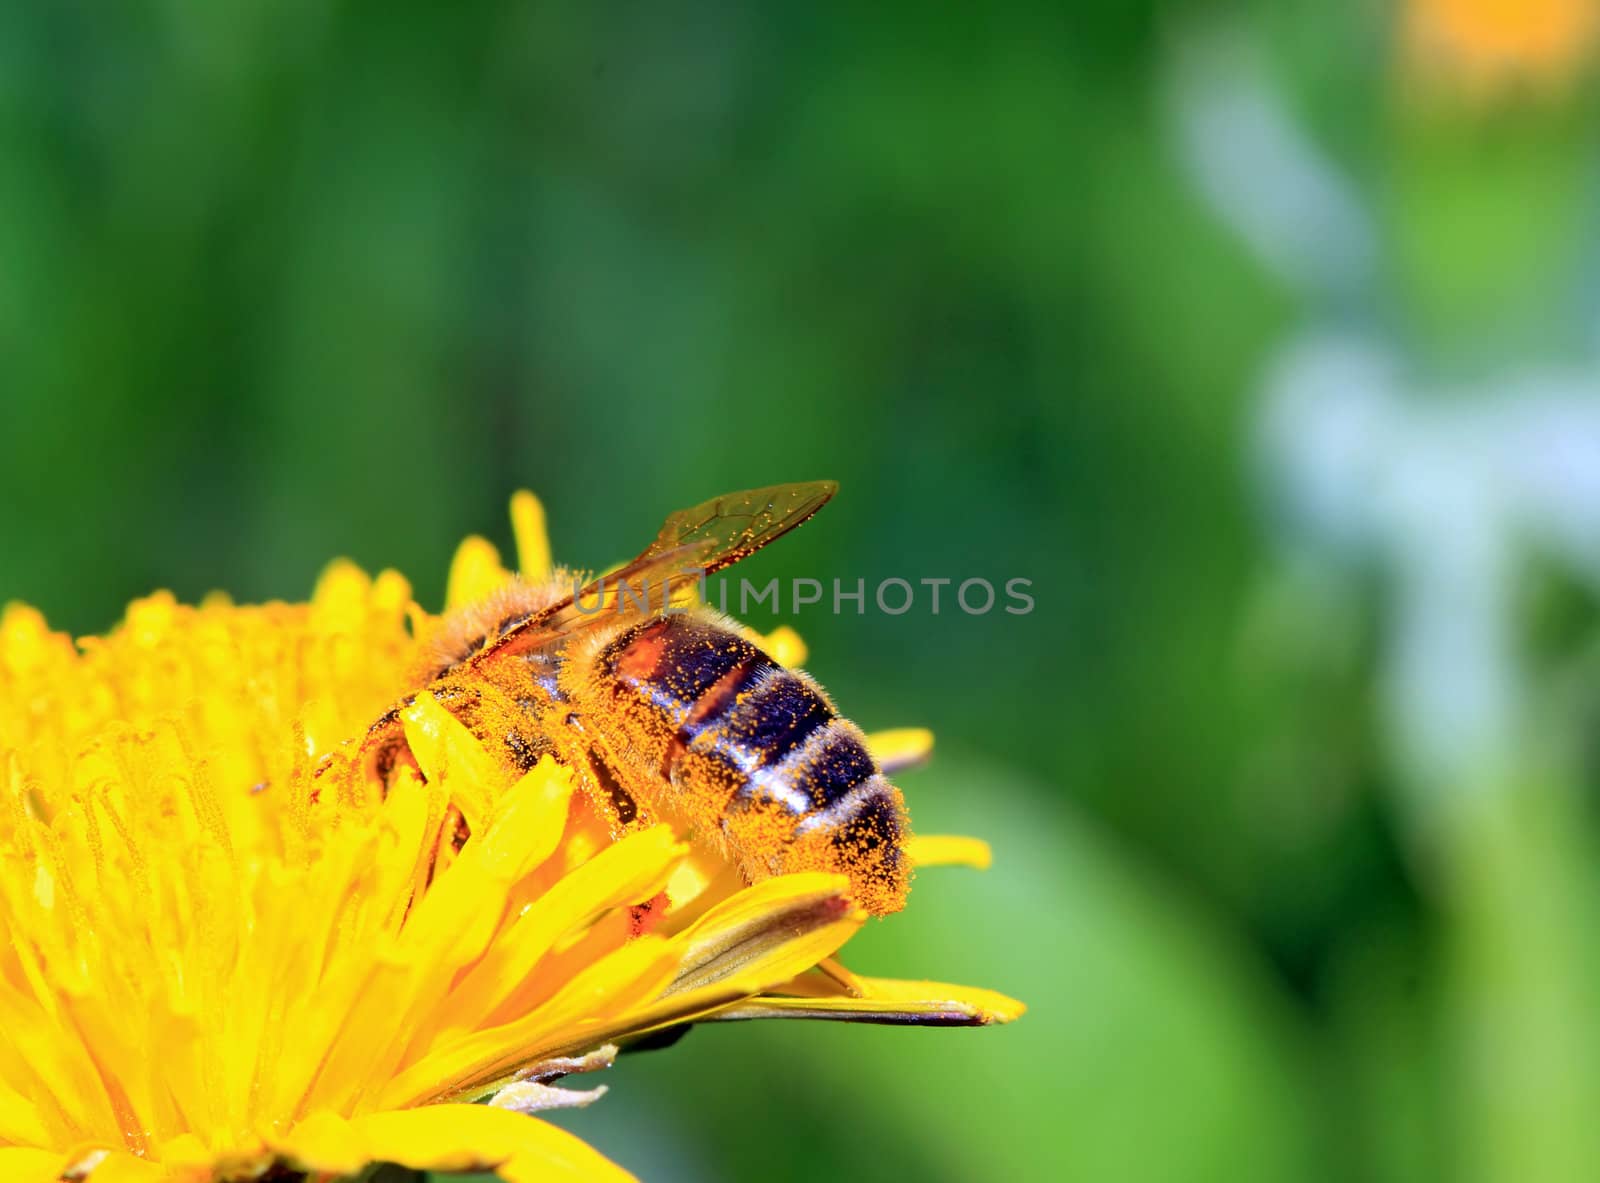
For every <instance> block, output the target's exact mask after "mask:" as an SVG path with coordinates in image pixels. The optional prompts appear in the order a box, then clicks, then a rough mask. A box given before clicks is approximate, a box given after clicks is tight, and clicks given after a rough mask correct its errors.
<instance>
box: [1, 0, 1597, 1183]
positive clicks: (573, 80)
mask: <svg viewBox="0 0 1600 1183" xmlns="http://www.w3.org/2000/svg"><path fill="white" fill-rule="evenodd" d="M1593 26H1594V12H1593V7H1592V5H1591V4H1589V3H1587V2H1586V0H1527V2H1526V3H1524V4H1521V5H1518V4H1496V3H1493V2H1492V0H1415V2H1413V3H1397V4H1382V3H1367V4H1355V5H1331V4H1326V3H1312V2H1310V0H1294V2H1291V3H1287V4H1284V3H1275V4H1266V3H1263V4H1260V5H1249V4H1237V3H1221V2H1217V3H1199V2H1194V3H1160V2H1157V0H1135V2H1131V3H1130V2H1127V0H1101V2H1095V3H1081V4H1077V5H1060V4H1039V5H1034V6H1026V5H1019V6H1015V7H1009V6H1003V7H995V8H988V7H983V8H980V7H971V8H965V7H961V6H955V7H951V8H949V9H948V10H943V11H940V12H938V13H934V12H931V11H929V10H928V9H927V8H926V7H925V6H922V5H913V4H888V5H878V6H872V7H870V8H867V7H864V6H856V5H843V4H821V5H814V4H787V3H785V4H771V5H767V6H763V7H759V8H752V7H746V6H740V5H734V4H727V3H719V2H717V0H704V2H693V0H691V2H688V3H668V4H664V5H649V4H643V3H602V4H594V5H563V4H554V5H552V4H531V3H525V2H520V0H469V2H466V3H460V4H454V5H433V4H421V3H417V4H413V3H398V2H395V0H390V2H389V3H384V4H377V3H358V2H349V3H337V2H329V0H277V2H275V3H266V2H260V0H227V2H211V3H184V2H181V0H166V2H158V3H148V4H143V5H105V4H101V3H94V2H90V0H57V2H54V3H48V4H45V3H35V4H13V5H5V6H3V7H0V383H3V386H0V490H3V493H4V496H3V499H0V600H5V599H12V598H20V599H25V600H28V601H31V602H33V603H36V604H38V605H40V606H42V607H43V608H44V609H45V610H46V611H47V613H48V614H49V616H50V617H51V619H52V620H53V621H54V622H55V623H56V624H57V625H59V626H63V627H67V628H70V629H73V630H76V631H80V632H88V631H95V630H100V629H103V628H105V627H107V626H109V625H110V624H111V623H112V622H113V621H114V620H115V619H116V618H117V616H118V615H119V612H120V610H121V606H122V605H123V604H124V603H125V602H126V601H127V600H128V599H129V598H130V597H131V596H134V595H136V594H139V593H142V592H145V591H148V590H149V589H151V588H154V587H159V586H165V587H171V588H172V589H174V590H175V591H176V592H178V593H179V594H180V595H182V596H185V597H198V596H200V595H203V594H204V593H205V592H206V591H208V590H210V589H212V588H226V589H228V590H230V591H231V592H232V593H234V594H235V595H236V596H237V597H239V598H251V599H256V598H268V597H287V598H294V597H301V596H303V595H305V594H306V593H307V591H308V590H309V588H310V587H311V584H312V582H313V580H314V579H315V578H316V575H317V573H318V571H319V569H320V568H321V567H322V565H323V564H324V563H325V562H326V561H327V560H328V559H329V558H330V557H332V556H334V555H339V554H344V555H349V556H351V557H353V558H354V559H356V560H358V561H359V562H361V563H362V564H364V565H365V566H367V567H369V568H373V569H376V568H378V567H383V566H394V567H398V568H399V569H401V570H403V571H405V572H406V573H407V574H408V575H409V576H410V577H411V578H412V579H413V580H414V582H415V585H416V587H417V589H418V594H419V596H420V597H421V598H422V599H423V600H424V602H427V603H430V604H437V603H438V602H439V600H440V598H441V596H442V592H443V586H444V576H445V571H446V566H447V563H448V561H449V556H450V554H451V551H452V549H453V547H454V545H455V543H456V542H457V540H458V539H459V538H460V537H461V536H463V535H464V534H466V533H469V532H483V533H487V534H488V535H489V536H490V537H492V538H495V539H496V540H498V541H500V542H501V543H502V544H507V545H508V544H509V530H508V527H507V524H506V519H505V503H506V498H507V497H508V495H509V494H510V493H511V491H512V490H514V489H515V488H518V487H521V486H527V487H531V488H533V489H535V490H536V491H537V492H539V493H540V495H541V496H542V497H543V498H544V499H545V501H546V504H547V505H548V507H549V510H550V515H551V522H552V531H553V535H554V542H555V547H556V551H557V555H558V557H559V558H562V559H564V560H566V561H568V562H571V563H577V564H582V565H590V566H594V565H600V564H604V563H607V562H610V561H613V560H616V559H619V558H621V557H623V556H625V555H626V554H628V553H631V552H632V551H633V550H634V549H637V547H638V545H639V544H641V543H642V542H643V541H644V540H645V539H647V538H648V537H649V536H650V535H651V534H652V533H653V531H654V529H655V527H656V525H657V523H658V522H659V520H660V518H661V516H662V515H663V514H664V512H665V511H667V510H669V509H671V508H674V507H677V506H680V505H685V504H690V503H693V502H696V501H698V500H701V499H703V498H705V497H707V496H709V495H711V494H713V493H717V492H720V491H724V490H727V489H732V488H739V487H744V486H749V485H759V484H768V483H772V482H775V481H780V480H793V479H809V478H814V477H822V476H828V477H834V478H837V479H838V480H839V481H840V482H841V485H842V493H841V495H840V497H839V499H838V500H837V502H836V503H835V504H834V505H833V506H831V507H830V508H829V509H828V510H827V512H826V514H825V515H824V516H823V517H822V518H819V519H818V521H817V522H816V523H814V524H813V525H812V526H810V527H808V528H807V529H805V530H803V531H801V532H799V533H798V534H797V535H795V536H793V537H792V538H791V539H788V540H786V541H785V542H784V543H783V545H781V546H779V547H775V548H773V549H772V550H771V551H768V552H766V553H765V554H763V555H761V556H759V557H758V558H756V559H753V560H752V561H751V562H750V564H749V567H750V569H751V574H752V575H753V576H754V577H757V578H759V579H762V580H765V579H766V578H769V577H772V576H790V575H804V576H813V577H819V578H823V579H829V578H832V577H835V576H837V577H840V578H843V579H846V580H847V581H849V582H852V583H853V581H854V580H855V579H856V578H865V579H867V580H868V582H869V586H870V585H871V584H872V583H874V582H876V581H877V580H879V579H882V578H886V577H890V576H900V577H905V578H909V579H912V580H917V579H921V578H924V577H952V578H954V579H956V580H957V581H959V580H960V579H963V578H967V577H972V576H981V577H986V578H988V579H990V580H992V581H994V582H996V583H999V582H1002V581H1003V580H1005V579H1009V578H1014V577H1022V578H1028V579H1031V580H1032V581H1033V594H1034V596H1035V599H1036V603H1037V607H1036V609H1035V611H1034V612H1033V613H1032V614H1029V615H1024V616H1012V615H1006V614H1004V613H1001V612H994V613H991V614H988V615H982V616H969V615H965V614H963V613H960V612H957V611H952V610H950V608H949V606H948V604H947V605H946V608H945V610H944V611H943V612H941V613H940V614H939V615H937V616H935V615H933V614H932V613H931V612H930V611H928V610H927V606H926V601H923V602H922V604H921V605H919V607H918V608H917V609H916V610H914V611H912V612H910V613H907V614H906V615H903V616H894V617H891V616H886V615H883V614H881V613H877V612H869V613H867V614H866V615H861V616H857V615H855V614H853V613H849V614H845V615H839V616H835V615H832V614H831V613H829V612H827V611H822V610H818V609H811V610H809V611H807V612H805V613H804V614H803V615H802V616H801V617H799V618H798V619H794V618H791V617H785V618H784V619H785V620H786V622H789V623H794V624H796V625H797V627H799V629H800V630H801V632H802V633H803V634H804V635H805V636H806V638H807V640H808V641H809V642H810V644H811V650H812V653H811V659H810V663H809V664H810V668H811V669H812V670H813V672H815V673H816V674H817V675H818V676H819V677H820V678H821V679H822V680H823V682H824V683H825V684H826V685H827V686H828V687H829V688H830V690H831V691H833V693H834V695H835V697H836V699H837V700H838V701H839V702H840V703H841V704H842V706H843V708H844V710H845V711H846V712H847V713H848V714H850V715H851V716H852V717H854V718H856V719H857V720H858V721H860V722H861V723H863V724H864V725H865V726H867V727H869V728H874V727H887V726H896V725H909V724H926V725H929V726H931V727H933V728H935V729H936V730H937V732H938V734H939V737H940V747H939V751H938V754H937V756H936V759H935V761H934V763H933V764H932V765H931V766H930V767H929V768H928V769H926V770H924V771H919V772H915V773H911V774H908V775H907V776H906V777H905V778H904V780H903V785H904V787H905V789H906V791H907V794H908V797H909V799H910V803H911V807H912V811H913V815H914V818H915V820H916V822H917V825H918V828H919V829H921V830H923V831H925V832H963V833H973V834H978V835H981V836H984V837H986V838H988V839H990V840H991V841H992V843H993V844H994V848H995V853H996V866H995V868H994V869H993V870H992V871H990V872H988V873H986V874H981V875H980V874H977V873H974V872H969V871H960V870H949V871H942V872H933V873H929V874H926V875H924V876H922V878H921V879H919V881H918V884H917V887H916V890H915V893H914V895H913V897H912V901H911V905H910V907H909V909H908V911H907V912H906V913H905V914H904V915H903V916H900V917H897V918H896V919H894V920H893V921H891V922H887V923H882V924H875V925H873V926H872V927H871V929H870V930H869V931H868V932H867V933H865V934H864V935H863V936H862V937H861V938H860V939H859V940H858V941H857V942H855V943H854V944H853V945H852V947H851V950H850V961H851V963H852V965H853V966H855V967H856V968H858V969H862V970H865V971H867V972H872V973H879V974H887V975H897V976H909V977H916V976H928V977H935V978H943V979H947V980H952V981H965V982H973V983H981V984H985V985H989V986H992V987H994V988H997V989H1000V990H1004V991H1007V992H1009V993H1012V994H1015V995H1017V996H1018V997H1021V998H1023V999H1025V1000H1026V1001H1027V1002H1028V1003H1029V1005H1030V1007H1031V1011H1030V1013H1029V1014H1028V1015H1027V1016H1026V1018H1024V1019H1023V1020H1022V1021H1021V1022H1019V1023H1017V1024H1015V1025H1013V1026H1011V1027H1007V1028H1003V1029H995V1030H984V1031H957V1032H948V1033H938V1032H927V1031H916V1030H899V1029H886V1028H861V1027H844V1026H829V1027H823V1026H819V1025H803V1024H771V1025H766V1026H757V1025H728V1026H725V1027H717V1028H711V1029H703V1030H698V1031H696V1032H694V1033H692V1034H691V1036H690V1037H689V1038H688V1039H687V1040H686V1041H685V1042H683V1043H682V1044H680V1045H679V1046H677V1047H675V1048H673V1049H672V1050H670V1051H665V1052H660V1053H650V1054H641V1055H639V1056H636V1057H633V1058H631V1059H628V1060H625V1061H624V1062H623V1063H622V1064H620V1065H619V1066H618V1067H617V1068H616V1069H614V1070H613V1071H612V1072H610V1073H609V1074H608V1076H609V1079H608V1081H607V1083H608V1084H609V1085H610V1086H611V1093H610V1095H609V1096H608V1097H607V1098H606V1099H605V1100H604V1101H603V1102H602V1103H601V1104H599V1105H597V1106H595V1107H594V1108H592V1109H590V1110H587V1111H585V1112H582V1113H577V1114H571V1115H563V1116H559V1117H558V1118H557V1120H559V1121H560V1122H561V1123H562V1124H564V1125H567V1126H568V1127H569V1128H572V1129H575V1130H577V1131H579V1132H580V1133H582V1134H583V1135H584V1136H585V1137H588V1138H591V1139H592V1140H593V1141H594V1142H595V1144H596V1145H598V1146H599V1147H600V1148H601V1149H602V1150H603V1151H604V1152H605V1153H607V1154H608V1155H610V1156H612V1157H614V1158H615V1159H616V1160H618V1161H619V1162H621V1163H623V1164H624V1165H626V1166H628V1167H630V1168H632V1169H633V1170H635V1171H637V1172H639V1173H640V1174H641V1175H642V1176H644V1177H645V1178H646V1179H649V1180H653V1181H656V1183H667V1181H675V1180H717V1179H728V1180H746V1179H763V1180H809V1179H820V1178H828V1177H832V1178H843V1179H898V1178H904V1177H914V1178H923V1179H932V1180H977V1179H985V1180H986V1179H1047V1180H1051V1179H1071V1180H1080V1179H1081V1180H1165V1179H1182V1180H1188V1179H1194V1180H1210V1179H1227V1180H1323V1179H1327V1180H1334V1179H1351V1180H1368V1179H1370V1180H1385V1181H1388V1180H1393V1181H1396V1183H1399V1181H1403V1180H1404V1181H1409V1180H1430V1179H1446V1178H1448V1179H1483V1180H1526V1179H1550V1180H1571V1179H1581V1178H1600V1057H1597V1055H1596V1052H1597V1051H1600V1037H1597V1031H1596V1025H1597V1020H1600V1005H1597V1002H1600V989H1597V986H1596V983H1597V981H1600V976H1597V973H1596V971H1597V970H1600V928H1597V925H1596V923H1595V921H1596V916H1595V906H1596V902H1597V899H1600V895H1597V883H1596V875H1595V868H1596V859H1595V854H1596V835H1595V818H1594V816H1593V808H1592V792H1593V789H1594V788H1595V786H1596V784H1597V780H1600V778H1597V777H1596V775H1595V773H1594V769H1595V766H1596V758H1597V755H1600V749H1597V748H1596V745H1595V744H1594V742H1593V736H1594V734H1595V724H1596V723H1597V722H1600V631H1597V629H1596V624H1597V619H1600V617H1597V613H1596V603H1597V598H1596V590H1595V589H1596V586H1597V585H1600V581H1597V579H1596V572H1597V571H1600V564H1597V563H1596V562H1595V553H1596V544H1595V543H1592V542H1590V541H1589V539H1591V538H1593V539H1596V540H1600V497H1597V496H1596V494H1595V492H1594V490H1593V488H1592V486H1594V485H1596V484H1600V450H1597V448H1596V441H1597V440H1600V429H1597V425H1596V422H1595V420H1594V411H1593V408H1594V407H1595V406H1600V394H1597V393H1596V390H1595V387H1594V380H1593V378H1592V377H1591V375H1592V374H1593V373H1594V372H1595V365H1594V362H1595V357H1596V354H1595V351H1594V348H1593V346H1594V328H1595V326H1596V324H1597V323H1600V321H1597V318H1596V316H1595V312H1596V301H1595V295H1596V291H1597V290H1600V252H1597V251H1596V250H1595V244H1596V239H1595V235H1594V230H1595V218H1594V215H1593V210H1594V209H1595V208H1596V205H1595V197H1596V184H1595V178H1596V173H1597V170H1596V163H1597V156H1596V152H1595V147H1596V141H1595V136H1594V134H1593V133H1594V131H1595V130H1596V125H1595V122H1594V120H1593V113H1594V112H1593V101H1592V88H1591V87H1590V85H1589V82H1588V77H1589V71H1588V68H1587V62H1588V56H1589V53H1588V51H1589V47H1590V45H1591V41H1592V33H1593ZM1563 482H1565V483H1563ZM775 620H776V618H774V617H773V616H772V615H771V614H770V613H762V614H760V615H758V616H757V617H756V618H755V619H754V620H753V621H752V623H755V624H757V625H760V626H763V627H767V626H770V625H772V624H773V623H775ZM1462 655H1466V656H1462ZM1469 658H1470V660H1469ZM1452 696H1454V697H1452ZM1463 702H1465V705H1463Z"/></svg>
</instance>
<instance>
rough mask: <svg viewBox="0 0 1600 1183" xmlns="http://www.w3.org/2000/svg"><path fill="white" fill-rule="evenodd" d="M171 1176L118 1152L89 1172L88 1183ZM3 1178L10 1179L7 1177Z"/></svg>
mask: <svg viewBox="0 0 1600 1183" xmlns="http://www.w3.org/2000/svg"><path fill="white" fill-rule="evenodd" d="M172 1176H173V1173H172V1172H171V1171H170V1170H168V1169H167V1167H165V1166H164V1165H162V1164H161V1163H155V1162H151V1161H150V1160H149V1159H145V1158H140V1157H138V1156H137V1155H134V1154H123V1153H122V1152H120V1151H117V1152H114V1153H112V1154H108V1155H107V1156H106V1157H105V1158H104V1159H103V1160H102V1161H101V1163H100V1165H99V1166H97V1167H95V1169H94V1170H93V1171H91V1172H89V1180H90V1183H156V1181H157V1180H165V1179H170V1178H172ZM5 1177H6V1178H10V1176H9V1175H6V1176H5Z"/></svg>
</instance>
